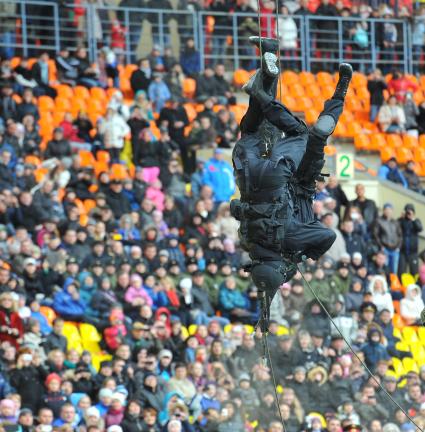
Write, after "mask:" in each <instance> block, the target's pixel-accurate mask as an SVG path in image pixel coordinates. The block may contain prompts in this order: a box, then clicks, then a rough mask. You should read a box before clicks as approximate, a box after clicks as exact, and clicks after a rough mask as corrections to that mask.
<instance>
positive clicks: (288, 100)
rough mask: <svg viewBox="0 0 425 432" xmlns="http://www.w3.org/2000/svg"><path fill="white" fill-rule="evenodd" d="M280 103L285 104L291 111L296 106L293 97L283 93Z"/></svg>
mask: <svg viewBox="0 0 425 432" xmlns="http://www.w3.org/2000/svg"><path fill="white" fill-rule="evenodd" d="M282 103H283V104H284V105H286V107H287V108H288V109H290V110H291V111H295V110H296V109H297V108H298V107H297V101H296V100H295V98H293V97H292V96H289V95H283V97H282Z"/></svg>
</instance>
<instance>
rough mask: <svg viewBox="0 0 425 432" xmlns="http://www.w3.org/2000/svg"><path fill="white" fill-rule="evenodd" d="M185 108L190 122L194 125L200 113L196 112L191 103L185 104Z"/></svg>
mask: <svg viewBox="0 0 425 432" xmlns="http://www.w3.org/2000/svg"><path fill="white" fill-rule="evenodd" d="M183 107H184V109H185V111H186V114H187V118H188V119H189V122H190V123H192V122H193V120H195V119H196V116H197V115H198V113H197V112H196V110H195V108H194V106H193V104H191V103H185V104H184V105H183Z"/></svg>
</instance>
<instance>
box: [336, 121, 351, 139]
mask: <svg viewBox="0 0 425 432" xmlns="http://www.w3.org/2000/svg"><path fill="white" fill-rule="evenodd" d="M333 134H334V135H335V136H336V137H346V136H348V132H347V127H346V126H345V124H344V123H343V122H341V121H339V122H338V123H337V125H336V127H335V130H334V133H333Z"/></svg>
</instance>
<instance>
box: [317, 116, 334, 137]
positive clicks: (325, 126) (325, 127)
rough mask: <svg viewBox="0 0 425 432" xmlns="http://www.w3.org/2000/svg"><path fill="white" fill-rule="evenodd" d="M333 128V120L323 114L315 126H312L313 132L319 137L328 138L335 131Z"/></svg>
mask: <svg viewBox="0 0 425 432" xmlns="http://www.w3.org/2000/svg"><path fill="white" fill-rule="evenodd" d="M335 127H336V122H335V120H334V118H333V117H332V116H330V115H328V114H325V115H322V116H320V117H319V118H318V120H317V122H316V124H315V125H314V126H313V132H314V133H315V134H317V135H319V136H325V137H328V136H329V135H331V134H332V132H333V131H334V130H335Z"/></svg>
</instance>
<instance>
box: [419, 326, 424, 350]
mask: <svg viewBox="0 0 425 432" xmlns="http://www.w3.org/2000/svg"><path fill="white" fill-rule="evenodd" d="M418 338H419V340H420V341H421V342H422V345H423V346H425V327H418Z"/></svg>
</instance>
